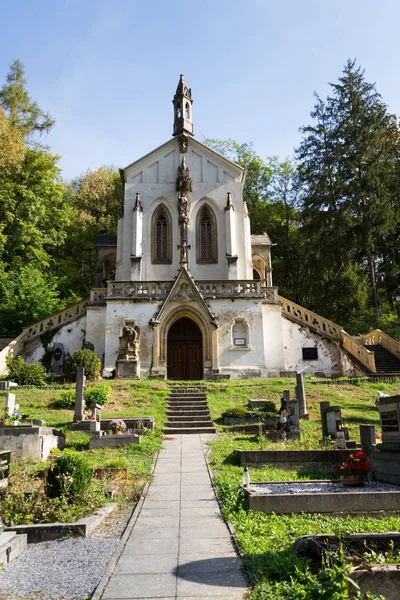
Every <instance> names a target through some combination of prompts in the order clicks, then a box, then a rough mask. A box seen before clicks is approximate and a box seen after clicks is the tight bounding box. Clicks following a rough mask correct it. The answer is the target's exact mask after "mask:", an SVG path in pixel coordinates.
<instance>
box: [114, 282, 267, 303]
mask: <svg viewBox="0 0 400 600" xmlns="http://www.w3.org/2000/svg"><path fill="white" fill-rule="evenodd" d="M196 285H197V287H198V288H199V290H200V292H201V294H202V295H203V297H204V298H207V299H211V298H249V297H254V298H263V299H265V300H266V301H268V302H271V303H277V302H278V291H277V288H273V287H270V288H268V287H263V286H262V284H261V281H248V280H240V281H229V280H228V281H196ZM172 286H173V281H161V282H160V281H158V282H157V281H129V282H115V283H109V284H108V293H107V298H135V299H136V300H137V299H141V298H143V299H145V300H148V299H151V298H154V299H156V300H158V299H160V300H162V299H164V298H166V297H167V295H168V293H169V291H170V290H171V288H172Z"/></svg>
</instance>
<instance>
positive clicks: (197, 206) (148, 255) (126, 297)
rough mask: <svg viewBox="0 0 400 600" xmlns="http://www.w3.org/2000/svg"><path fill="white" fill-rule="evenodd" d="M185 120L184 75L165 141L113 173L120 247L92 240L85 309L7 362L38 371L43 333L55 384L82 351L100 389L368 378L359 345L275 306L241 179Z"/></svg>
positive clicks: (59, 318) (53, 324) (267, 261)
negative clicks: (102, 380)
mask: <svg viewBox="0 0 400 600" xmlns="http://www.w3.org/2000/svg"><path fill="white" fill-rule="evenodd" d="M192 109H193V98H192V92H191V89H190V88H188V86H187V84H186V82H185V79H184V77H183V75H181V76H180V79H179V83H178V87H177V89H176V93H175V95H174V98H173V135H172V138H171V139H169V140H168V141H167V142H165V143H164V144H162V145H161V146H159V147H158V148H156V149H155V150H153V151H152V152H149V153H148V154H146V155H145V156H143V157H142V158H139V159H138V160H135V161H134V162H132V163H131V164H129V165H128V166H127V167H125V168H124V169H121V171H120V173H121V178H122V181H123V187H124V195H123V201H121V210H120V215H119V220H118V231H117V236H116V238H115V237H114V236H100V238H99V240H98V265H97V272H96V288H94V289H93V290H92V292H91V297H90V300H88V301H82V302H81V303H78V304H77V305H75V306H74V307H70V308H69V309H66V310H65V311H60V312H59V313H56V314H55V315H51V316H50V317H48V318H47V319H43V320H42V321H40V322H38V323H35V324H33V325H32V326H31V327H28V328H26V329H25V330H24V332H23V333H22V334H21V336H19V338H17V340H15V345H14V351H13V352H14V353H15V352H16V350H17V349H18V350H19V352H20V353H21V354H23V355H24V356H25V357H26V358H27V359H28V360H35V359H36V360H37V359H40V358H41V357H42V356H43V353H44V351H45V348H44V346H43V343H42V341H41V340H42V339H43V338H42V337H41V336H42V334H43V332H54V333H53V336H52V341H51V346H50V347H51V348H52V349H53V350H54V356H53V360H52V371H53V372H62V368H63V361H64V358H65V356H66V354H71V353H72V352H73V351H74V350H76V349H79V348H82V347H83V348H91V349H93V350H94V351H95V352H96V354H97V355H98V356H99V357H100V359H101V362H102V375H103V376H104V377H114V376H116V377H130V378H140V377H154V378H168V379H172V380H201V379H213V378H225V377H226V378H228V377H232V378H248V377H272V376H274V377H275V376H279V375H281V374H291V373H293V372H302V373H319V374H321V375H326V376H331V375H359V374H362V373H365V372H374V369H375V363H373V354H374V353H373V352H370V351H369V350H368V349H366V348H365V346H364V345H363V344H362V343H360V340H356V339H355V338H351V336H349V335H348V334H347V333H346V332H344V331H343V330H342V329H341V327H340V326H339V325H336V324H335V323H332V322H331V321H329V320H327V319H324V318H322V317H320V316H318V315H316V314H315V313H313V312H311V311H308V310H307V309H305V308H303V307H301V306H298V305H296V304H294V303H293V302H291V301H290V300H287V299H285V298H282V297H280V296H278V289H277V288H276V287H274V286H273V283H272V267H271V241H270V239H269V237H268V235H267V234H266V233H264V234H263V235H252V234H251V226H250V219H249V214H248V210H247V206H246V202H245V201H244V199H243V186H244V182H245V177H246V172H245V170H244V169H243V168H242V167H241V166H239V165H237V164H235V163H233V162H232V161H230V160H228V159H227V158H225V157H224V156H221V155H220V154H218V153H216V152H215V151H213V150H212V149H210V148H208V147H207V146H205V145H204V144H202V143H201V142H199V141H197V140H196V139H195V138H194V132H193V112H192ZM47 344H48V342H47ZM47 348H48V346H47ZM56 350H57V353H56V352H55V351H56ZM9 355H10V354H9ZM371 356H372V358H371ZM56 357H57V358H56ZM1 370H2V353H0V371H1Z"/></svg>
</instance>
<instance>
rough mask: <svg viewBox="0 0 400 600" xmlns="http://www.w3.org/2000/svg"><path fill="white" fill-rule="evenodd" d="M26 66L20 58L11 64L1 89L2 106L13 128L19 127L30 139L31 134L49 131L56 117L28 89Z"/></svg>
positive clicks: (0, 102)
mask: <svg viewBox="0 0 400 600" xmlns="http://www.w3.org/2000/svg"><path fill="white" fill-rule="evenodd" d="M24 74H25V70H24V66H23V64H22V62H21V61H20V60H18V59H17V60H15V61H14V62H13V63H12V65H10V71H9V73H8V75H7V83H6V84H5V85H4V86H3V87H2V88H1V90H0V106H1V107H2V108H3V110H4V112H5V113H6V115H7V117H8V118H9V121H10V124H11V126H12V127H13V128H16V129H19V131H20V132H21V133H22V135H23V136H24V138H25V139H26V140H28V139H29V138H30V136H31V134H33V133H35V132H38V133H39V134H40V135H41V134H42V133H48V132H49V131H50V130H51V128H52V127H53V125H54V119H52V118H51V116H50V115H49V113H46V112H44V111H43V110H42V109H41V108H40V106H39V105H38V103H37V102H35V101H33V100H32V99H31V97H30V96H29V94H28V91H27V90H26V87H25V86H26V79H24Z"/></svg>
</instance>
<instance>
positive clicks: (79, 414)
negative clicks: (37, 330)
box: [74, 367, 86, 423]
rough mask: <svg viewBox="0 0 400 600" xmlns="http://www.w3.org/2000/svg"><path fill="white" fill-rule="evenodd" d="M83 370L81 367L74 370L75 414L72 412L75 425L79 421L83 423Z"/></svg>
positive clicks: (84, 379)
mask: <svg viewBox="0 0 400 600" xmlns="http://www.w3.org/2000/svg"><path fill="white" fill-rule="evenodd" d="M85 382H86V377H85V369H84V368H83V367H79V368H78V369H77V370H76V385H75V390H76V393H75V412H74V422H75V423H77V422H79V421H83V419H84V414H83V411H84V408H85V398H84V396H85Z"/></svg>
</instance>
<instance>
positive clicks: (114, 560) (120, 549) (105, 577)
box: [90, 452, 160, 600]
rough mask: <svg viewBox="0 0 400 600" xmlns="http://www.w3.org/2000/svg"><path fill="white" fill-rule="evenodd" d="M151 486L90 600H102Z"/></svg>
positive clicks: (133, 514)
mask: <svg viewBox="0 0 400 600" xmlns="http://www.w3.org/2000/svg"><path fill="white" fill-rule="evenodd" d="M159 454H160V452H158V453H157V455H156V456H155V458H154V461H153V464H152V467H151V471H150V475H152V474H153V473H154V469H155V467H156V464H157V460H158V457H159ZM150 484H151V481H148V482H147V483H146V485H145V486H144V488H143V490H142V493H141V496H140V499H139V502H138V503H137V504H136V506H135V508H134V509H133V511H132V514H131V516H130V518H129V521H128V524H127V526H126V527H125V530H124V533H123V534H122V536H121V539H120V540H119V543H118V545H117V547H116V549H115V550H114V553H113V555H112V556H111V558H110V560H109V562H108V564H107V567H106V568H105V571H104V574H103V577H102V578H101V579H100V581H99V583H98V584H97V587H96V589H95V591H94V592H93V594H92V596H91V599H90V600H100V599H101V598H102V596H103V592H104V590H105V588H106V586H107V584H108V582H109V580H110V578H111V576H112V574H113V573H114V569H115V567H116V566H117V562H118V559H119V557H120V556H121V554H122V552H123V551H124V548H125V546H126V543H127V541H128V539H129V536H130V535H131V533H132V529H133V528H134V526H135V525H136V521H137V520H138V518H139V515H140V512H141V510H142V507H143V504H144V501H145V499H146V495H147V492H148V489H149V487H150Z"/></svg>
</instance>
